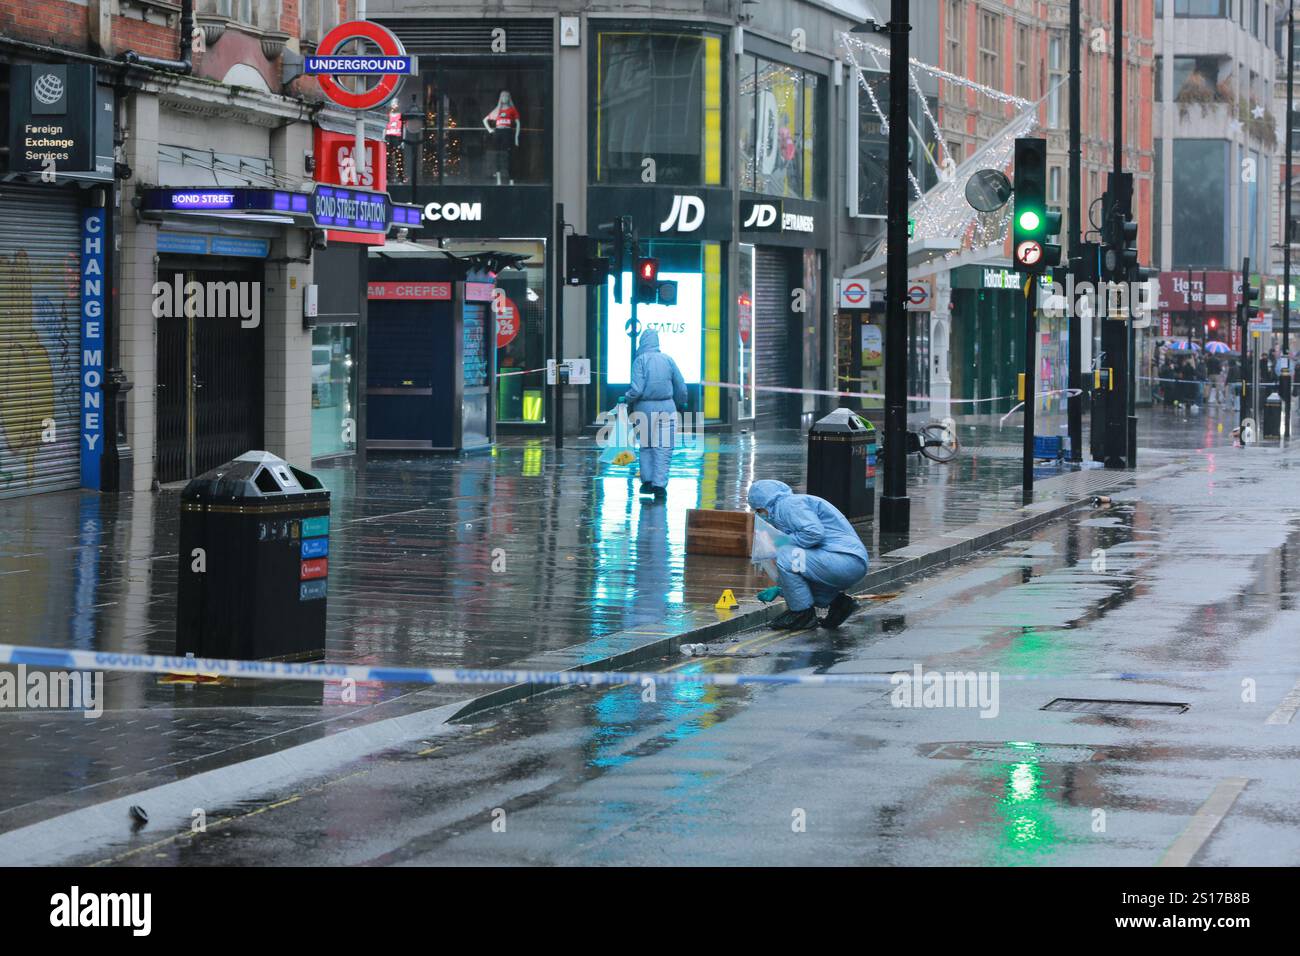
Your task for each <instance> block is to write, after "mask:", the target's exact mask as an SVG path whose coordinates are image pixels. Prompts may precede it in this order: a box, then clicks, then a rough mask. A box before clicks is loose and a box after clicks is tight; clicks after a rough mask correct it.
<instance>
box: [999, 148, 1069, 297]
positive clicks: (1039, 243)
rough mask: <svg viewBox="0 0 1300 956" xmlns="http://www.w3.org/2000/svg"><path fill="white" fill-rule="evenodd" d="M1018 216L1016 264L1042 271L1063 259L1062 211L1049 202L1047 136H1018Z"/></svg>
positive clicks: (1014, 222)
mask: <svg viewBox="0 0 1300 956" xmlns="http://www.w3.org/2000/svg"><path fill="white" fill-rule="evenodd" d="M1014 172H1015V197H1016V208H1015V216H1014V219H1013V220H1012V229H1011V236H1012V240H1011V255H1012V258H1013V259H1014V260H1015V263H1016V268H1017V269H1019V270H1021V271H1023V272H1027V273H1033V274H1042V273H1044V272H1047V271H1048V270H1049V269H1053V268H1055V267H1056V266H1058V265H1060V263H1061V246H1060V244H1059V242H1058V241H1057V235H1058V234H1059V233H1060V231H1061V211H1060V210H1059V209H1056V208H1053V207H1050V206H1048V205H1047V140H1045V139H1037V138H1022V139H1017V140H1016V164H1015V170H1014Z"/></svg>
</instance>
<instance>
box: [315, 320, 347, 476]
mask: <svg viewBox="0 0 1300 956" xmlns="http://www.w3.org/2000/svg"><path fill="white" fill-rule="evenodd" d="M356 347H357V327H356V326H355V325H318V326H317V327H316V328H315V329H313V330H312V334H311V456H312V458H324V457H328V456H330V455H348V454H352V453H353V452H354V451H356V447H357V438H356V435H357V428H356V407H357V374H356V372H357V362H356Z"/></svg>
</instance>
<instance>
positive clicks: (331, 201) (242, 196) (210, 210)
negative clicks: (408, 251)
mask: <svg viewBox="0 0 1300 956" xmlns="http://www.w3.org/2000/svg"><path fill="white" fill-rule="evenodd" d="M142 208H143V210H144V211H147V212H154V213H189V214H193V215H200V216H204V215H206V216H218V217H229V216H239V215H241V214H250V215H254V214H257V215H269V216H275V217H277V218H279V217H283V218H284V219H286V220H289V221H291V222H293V223H294V224H296V225H298V226H301V227H304V228H311V227H314V228H317V229H347V230H352V231H356V232H369V233H380V234H382V233H386V232H388V230H389V228H390V227H394V228H403V229H418V228H420V226H421V216H420V210H419V208H418V207H414V206H406V205H401V204H399V203H394V202H393V201H392V200H391V199H390V198H389V196H388V194H387V193H381V192H372V191H370V190H368V189H349V188H344V187H341V186H333V185H326V184H323V183H322V184H318V185H317V186H316V188H315V189H313V190H312V191H311V192H310V193H298V192H289V191H286V190H282V189H256V188H239V187H236V188H225V189H220V188H214V189H146V190H144V194H143V206H142Z"/></svg>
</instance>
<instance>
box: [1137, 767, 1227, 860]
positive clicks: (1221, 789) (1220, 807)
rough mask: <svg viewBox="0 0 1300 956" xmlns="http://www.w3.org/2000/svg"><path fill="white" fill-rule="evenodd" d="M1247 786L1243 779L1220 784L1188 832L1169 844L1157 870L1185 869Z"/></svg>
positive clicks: (1198, 812)
mask: <svg viewBox="0 0 1300 956" xmlns="http://www.w3.org/2000/svg"><path fill="white" fill-rule="evenodd" d="M1249 782H1250V781H1249V780H1248V779H1247V778H1245V777H1228V778H1227V779H1225V780H1220V781H1219V782H1218V784H1217V785H1216V786H1215V788H1214V790H1213V791H1212V792H1211V793H1210V796H1209V799H1207V800H1206V801H1205V802H1204V803H1203V804H1201V808H1200V809H1199V810H1197V811H1196V815H1195V816H1193V817H1192V821H1191V823H1189V824H1187V829H1186V830H1184V831H1183V832H1182V833H1180V834H1179V835H1178V839H1176V840H1175V841H1174V842H1173V843H1172V844H1170V846H1169V849H1168V850H1166V851H1165V855H1164V856H1162V857H1161V858H1160V862H1159V863H1157V864H1156V866H1188V865H1189V864H1190V863H1191V862H1192V858H1193V857H1194V856H1196V854H1197V853H1198V852H1200V849H1201V847H1203V846H1204V845H1205V843H1206V841H1207V840H1209V839H1210V836H1211V835H1212V834H1213V833H1214V831H1215V828H1217V827H1218V825H1219V824H1220V823H1222V822H1223V818H1224V817H1225V816H1227V815H1228V811H1229V810H1231V809H1232V805H1233V804H1234V803H1236V801H1237V797H1239V796H1241V791H1243V790H1245V789H1246V784H1247V783H1249Z"/></svg>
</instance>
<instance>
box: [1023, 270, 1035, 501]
mask: <svg viewBox="0 0 1300 956" xmlns="http://www.w3.org/2000/svg"><path fill="white" fill-rule="evenodd" d="M1037 278H1038V277H1037V276H1033V275H1030V276H1026V277H1025V379H1024V381H1025V386H1024V389H1025V394H1024V418H1025V429H1024V436H1023V442H1024V445H1023V447H1022V449H1021V465H1020V497H1021V501H1022V503H1023V504H1032V503H1033V500H1034V411H1035V409H1034V406H1035V404H1036V403H1037V399H1038V388H1037V383H1036V382H1035V379H1036V376H1035V375H1034V372H1035V371H1036V370H1037V366H1038V362H1037V361H1036V355H1037V351H1038V348H1037V346H1038V321H1037V313H1036V312H1035V307H1034V287H1035V286H1036V285H1037V284H1038V282H1037Z"/></svg>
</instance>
